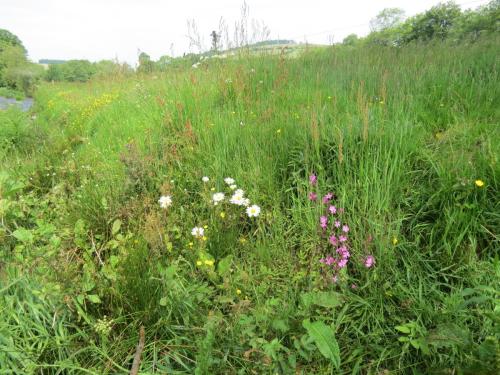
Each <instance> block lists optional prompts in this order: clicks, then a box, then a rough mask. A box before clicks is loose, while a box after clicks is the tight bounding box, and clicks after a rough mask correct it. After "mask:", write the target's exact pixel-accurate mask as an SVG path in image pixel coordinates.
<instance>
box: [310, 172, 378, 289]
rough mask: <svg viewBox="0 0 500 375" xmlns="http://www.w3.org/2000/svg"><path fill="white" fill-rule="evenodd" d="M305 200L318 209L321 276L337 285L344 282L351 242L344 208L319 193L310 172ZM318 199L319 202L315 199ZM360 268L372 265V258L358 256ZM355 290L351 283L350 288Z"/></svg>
mask: <svg viewBox="0 0 500 375" xmlns="http://www.w3.org/2000/svg"><path fill="white" fill-rule="evenodd" d="M309 185H310V187H311V191H310V192H309V197H308V198H309V201H311V202H312V203H313V204H315V205H317V206H318V208H319V212H320V215H319V218H318V221H319V229H318V232H319V244H318V250H319V252H320V259H319V262H320V263H321V267H322V269H323V271H324V275H326V277H327V278H328V279H329V280H330V281H331V282H333V283H338V282H339V281H340V279H341V278H343V279H347V274H346V269H347V266H348V264H349V262H350V260H351V255H352V254H351V251H352V246H351V244H352V241H351V240H350V228H349V225H348V223H347V222H346V220H345V218H344V214H345V212H344V208H342V207H337V206H336V204H335V201H336V198H337V197H336V196H335V194H334V193H332V192H327V193H325V194H320V192H319V190H320V189H319V187H318V177H317V176H316V175H315V174H314V173H313V174H311V175H310V176H309ZM320 196H321V199H319V197H320ZM362 260H363V265H364V266H365V267H366V268H371V267H373V266H374V265H375V257H374V256H373V255H372V254H365V255H363V257H362ZM351 286H352V288H356V285H355V284H352V285H351Z"/></svg>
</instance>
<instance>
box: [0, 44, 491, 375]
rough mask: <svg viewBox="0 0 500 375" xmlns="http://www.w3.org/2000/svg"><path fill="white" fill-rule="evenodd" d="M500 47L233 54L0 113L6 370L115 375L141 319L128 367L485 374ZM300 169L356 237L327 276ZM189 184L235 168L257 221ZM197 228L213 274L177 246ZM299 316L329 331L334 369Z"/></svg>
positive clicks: (44, 96) (56, 89) (45, 96)
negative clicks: (240, 217) (345, 262)
mask: <svg viewBox="0 0 500 375" xmlns="http://www.w3.org/2000/svg"><path fill="white" fill-rule="evenodd" d="M498 45H499V44H498V39H495V38H491V39H488V40H484V41H481V42H478V43H475V44H472V45H463V46H450V45H445V44H440V45H422V46H419V45H415V46H408V47H405V48H402V49H391V48H368V47H366V48H339V47H332V48H328V49H322V50H311V51H309V52H307V53H304V54H303V55H302V56H300V57H298V58H293V59H289V58H284V57H280V56H244V55H242V56H240V57H238V58H234V59H228V60H217V61H208V62H206V63H204V64H202V65H201V66H200V67H199V68H198V69H188V70H186V69H180V68H179V69H177V68H173V69H172V71H171V72H167V73H165V74H158V75H154V76H153V75H151V76H142V75H137V76H134V77H133V78H127V79H121V78H119V77H117V78H116V79H110V80H105V81H99V80H96V81H91V82H89V83H87V84H57V85H52V84H47V85H44V86H42V87H40V88H39V89H38V91H37V95H36V108H35V112H36V116H37V117H36V119H34V120H32V119H28V117H26V118H24V119H22V121H24V122H21V123H19V124H20V125H17V124H18V121H19V116H22V114H20V113H14V112H6V113H0V116H1V118H2V119H5V120H4V121H6V123H8V124H10V125H9V126H7V127H2V128H0V136H1V138H2V154H1V155H2V173H3V174H2V176H3V177H2V179H1V181H2V185H1V186H2V188H1V190H0V191H1V194H2V195H1V197H2V210H1V211H0V213H1V217H2V227H1V230H2V232H1V240H2V244H3V250H2V253H1V257H2V258H0V259H1V261H2V263H0V264H3V266H2V269H3V271H2V274H3V275H2V281H4V282H3V283H2V285H5V286H4V287H2V288H0V299H1V300H2V304H1V306H3V307H2V310H3V311H2V314H1V318H0V335H1V342H2V343H3V344H2V345H3V349H4V353H12V354H7V355H5V354H4V355H3V357H0V368H1V369H2V370H1V371H2V372H1V373H16V371H20V370H19V369H23V368H24V369H25V370H24V371H25V372H27V373H81V372H82V371H84V370H83V369H86V371H87V372H88V373H99V374H102V373H117V372H118V373H124V372H126V371H127V370H128V369H130V366H131V363H132V358H133V355H134V348H135V346H136V344H137V341H138V332H139V326H140V325H144V326H145V328H146V346H145V349H144V352H143V355H142V367H141V369H142V371H143V373H197V374H212V373H242V374H243V373H285V374H288V373H304V374H311V373H317V374H324V373H325V374H326V373H339V372H340V373H346V374H347V373H352V374H357V373H360V374H361V373H363V374H365V373H366V374H378V373H385V372H386V371H389V372H394V373H430V372H438V373H440V372H442V373H453V372H454V373H471V374H472V373H474V374H477V373H484V374H487V373H494V372H495V371H496V370H497V369H498V365H499V344H498V339H499V335H498V330H496V328H495V325H496V324H498V319H499V317H498V309H499V305H498V297H499V296H498V285H499V281H500V268H499V263H498V255H497V250H498V248H499V237H498V229H499V228H500V214H499V212H500V206H499V199H498V196H499V192H498V184H499V181H498V178H499V176H500V174H499V166H498V155H499V151H500V150H499V147H500V146H499V144H500V142H498V139H500V137H499V136H500V134H499V130H498V120H499V113H498V108H500V103H499V97H500V95H499V87H500V86H499V76H498V69H497V55H498V53H497V50H498ZM27 129H28V130H27ZM312 172H314V173H316V174H317V175H318V177H319V181H320V185H321V188H322V189H323V190H324V191H333V192H335V194H336V195H337V197H338V199H337V205H338V206H341V207H344V208H345V212H346V213H345V215H346V220H347V222H348V223H349V225H350V227H351V238H352V240H351V249H352V253H353V260H352V262H351V264H350V265H349V266H348V272H347V275H346V277H347V278H348V279H347V280H348V281H347V282H345V283H341V284H339V285H336V284H333V283H328V284H324V283H323V282H322V280H323V277H322V274H321V272H320V268H319V258H318V256H317V241H318V238H317V226H318V216H317V215H318V211H317V209H316V208H315V207H314V205H312V204H311V203H310V202H308V200H307V194H308V191H309V187H308V184H307V179H308V176H309V174H310V173H312ZM202 176H209V177H210V178H211V182H210V184H214V187H216V188H217V190H220V189H222V188H223V185H224V184H223V182H222V179H223V178H224V177H227V176H231V177H233V178H234V179H235V180H236V181H237V184H238V186H239V187H242V188H243V189H244V190H245V191H246V192H247V194H248V195H249V196H250V197H251V198H252V201H254V202H256V203H257V204H259V205H260V206H261V207H262V214H261V216H260V217H259V218H258V220H256V221H255V222H249V221H238V222H234V223H230V222H228V221H224V220H223V219H221V217H220V215H219V212H218V211H217V212H214V210H213V208H207V207H206V205H205V204H204V203H203V200H202V199H200V197H201V196H200V192H201V191H204V189H208V188H207V187H206V186H205V187H204V186H203V184H202V182H201V177H202ZM476 180H481V181H483V182H484V186H483V187H478V186H477V185H476V184H475V181H476ZM210 186H212V185H210ZM165 193H170V194H172V196H173V198H174V205H173V207H172V208H171V210H169V211H168V213H167V214H165V212H162V211H161V210H160V209H159V207H158V204H157V200H158V198H159V196H160V195H161V194H165ZM206 194H208V192H206ZM235 220H236V219H235ZM200 222H203V224H207V226H208V229H207V233H208V236H207V237H208V240H207V243H206V248H207V251H208V252H209V253H210V254H211V255H212V256H213V257H214V260H215V268H214V272H202V271H200V269H199V268H198V267H197V266H196V263H195V262H196V256H195V254H194V250H193V249H192V248H191V247H190V246H192V245H190V242H192V239H191V238H190V234H189V233H190V229H191V228H192V227H194V226H196V225H198V224H200ZM369 239H370V240H369ZM367 252H369V253H372V254H374V256H375V258H376V265H375V267H374V268H373V269H369V270H368V269H366V268H365V267H363V265H362V258H363V256H364V255H366V253H367ZM7 264H8V265H9V266H7ZM14 270H15V272H14ZM351 284H354V285H355V288H352V287H351ZM37 285H47V286H50V287H51V288H50V290H42V291H39V289H38V288H39V286H37ZM238 291H241V294H239V293H238ZM321 293H328V294H326V295H328V296H329V300H328V301H327V302H324V301H323V302H322V301H320V300H318V298H320V297H318V296H324V295H325V294H321ZM311 296H312V297H311ZM49 297H50V299H49ZM311 298H312V300H311ZM311 301H316V302H311ZM318 301H319V302H318ZM19 304H22V306H23V309H22V310H19V308H18V305H19ZM306 319H310V320H311V321H321V322H323V323H324V324H326V326H328V327H330V328H329V329H332V330H333V332H334V334H335V338H336V341H337V342H338V345H339V348H340V363H341V364H340V368H339V369H337V368H336V367H335V364H334V362H330V361H329V360H328V359H326V358H325V357H324V356H323V355H322V352H321V351H320V350H319V348H318V346H317V343H315V342H314V340H313V339H314V337H312V336H311V333H310V332H309V331H308V330H306V329H305V326H304V325H303V321H305V320H306ZM103 322H104V326H106V324H105V323H106V322H111V323H110V324H111V326H110V327H111V329H110V330H109V331H108V330H106V329H104V331H103V330H101V329H100V328H99V327H102V326H103ZM29 348H33V349H29ZM34 348H37V350H35V349H34ZM0 352H1V350H0ZM21 353H22V354H21Z"/></svg>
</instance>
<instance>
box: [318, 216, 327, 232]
mask: <svg viewBox="0 0 500 375" xmlns="http://www.w3.org/2000/svg"><path fill="white" fill-rule="evenodd" d="M327 225H328V218H327V217H326V216H321V217H320V218H319V226H320V227H321V228H323V229H326V226H327Z"/></svg>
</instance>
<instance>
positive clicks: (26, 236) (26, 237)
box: [12, 228, 34, 243]
mask: <svg viewBox="0 0 500 375" xmlns="http://www.w3.org/2000/svg"><path fill="white" fill-rule="evenodd" d="M12 235H13V236H14V237H15V238H16V239H17V240H19V241H21V242H24V243H33V240H34V236H33V233H32V232H31V231H30V230H28V229H24V228H19V229H16V230H15V231H14V233H12Z"/></svg>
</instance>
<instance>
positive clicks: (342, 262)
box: [338, 258, 348, 268]
mask: <svg viewBox="0 0 500 375" xmlns="http://www.w3.org/2000/svg"><path fill="white" fill-rule="evenodd" d="M347 262H348V260H347V258H342V259H341V260H340V262H339V263H338V265H339V268H344V267H345V266H347Z"/></svg>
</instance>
